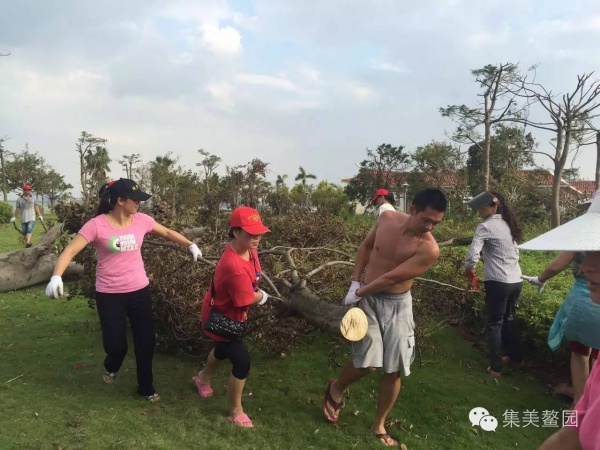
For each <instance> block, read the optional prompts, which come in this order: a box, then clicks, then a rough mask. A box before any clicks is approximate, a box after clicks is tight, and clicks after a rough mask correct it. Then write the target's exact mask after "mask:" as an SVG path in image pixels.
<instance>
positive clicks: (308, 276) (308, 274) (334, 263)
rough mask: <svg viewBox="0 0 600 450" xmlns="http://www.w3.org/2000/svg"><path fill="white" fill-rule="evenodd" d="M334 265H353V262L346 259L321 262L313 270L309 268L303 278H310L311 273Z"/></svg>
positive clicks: (313, 273)
mask: <svg viewBox="0 0 600 450" xmlns="http://www.w3.org/2000/svg"><path fill="white" fill-rule="evenodd" d="M335 265H341V266H351V267H354V263H353V262H348V261H328V262H326V263H325V264H321V265H320V266H319V267H317V268H316V269H314V270H311V271H310V272H308V273H307V274H306V275H305V276H304V278H310V277H312V276H313V275H315V274H317V273H319V272H320V271H321V270H323V269H325V268H327V267H329V266H335Z"/></svg>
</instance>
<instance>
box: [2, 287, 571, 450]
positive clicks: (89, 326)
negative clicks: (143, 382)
mask: <svg viewBox="0 0 600 450" xmlns="http://www.w3.org/2000/svg"><path fill="white" fill-rule="evenodd" d="M130 345H132V344H131V339H130ZM250 347H252V345H250ZM421 353H422V366H421V365H420V364H419V359H417V360H416V361H415V364H414V365H413V369H414V370H413V373H412V374H411V375H410V377H408V378H406V379H405V380H404V384H403V390H402V393H401V394H400V399H399V401H398V403H397V404H396V406H395V407H394V409H393V411H392V413H391V415H390V417H391V420H390V425H389V427H388V431H389V432H390V433H391V434H392V436H394V437H396V438H398V439H399V440H400V441H401V442H403V443H404V444H405V445H406V446H407V448H408V449H409V450H410V449H507V448H521V449H533V448H536V447H537V446H538V445H539V444H541V442H542V441H543V440H544V439H545V437H547V436H548V435H549V434H551V433H552V432H553V431H555V430H556V429H557V428H542V427H541V426H540V427H539V428H536V427H534V426H528V427H525V428H523V427H519V428H508V427H504V426H503V420H504V419H503V416H502V414H503V413H504V411H506V410H507V409H512V410H515V411H518V412H520V413H521V414H522V413H523V412H524V411H525V410H536V411H537V412H538V414H539V415H540V416H541V414H542V413H541V411H543V410H556V411H559V410H560V409H561V407H563V406H564V404H563V403H561V402H559V401H558V400H556V399H554V398H552V397H551V396H549V395H547V394H546V393H545V392H544V390H545V388H544V386H543V385H541V384H540V383H539V382H536V381H534V380H532V379H528V377H527V376H526V375H525V374H522V373H518V372H514V371H511V370H507V371H506V373H505V374H504V375H503V377H502V378H501V379H500V380H498V382H496V381H494V380H492V379H491V378H489V377H488V376H487V375H486V374H485V373H484V371H483V369H484V367H485V366H486V361H485V358H484V356H483V355H482V354H481V353H479V352H478V351H477V350H475V349H473V348H472V347H471V345H470V344H468V343H467V342H465V341H464V340H463V339H462V338H461V337H460V336H459V335H458V334H457V332H456V331H455V330H454V329H452V328H443V329H439V330H438V331H436V332H435V333H434V334H432V335H431V336H429V337H428V338H427V340H426V341H425V342H422V343H421ZM103 357H104V354H103V351H102V344H101V335H100V329H99V324H98V320H97V316H96V313H95V311H94V310H92V309H90V308H88V307H87V303H86V301H85V300H84V299H82V298H74V299H72V300H71V301H66V300H60V301H50V300H48V299H46V298H45V297H44V295H43V287H42V286H39V287H35V288H32V289H26V290H22V291H18V292H13V293H8V294H0V405H2V408H1V409H0V448H1V449H13V448H14V449H83V448H86V449H113V448H115V449H119V448H121V449H130V448H136V449H137V448H152V449H192V448H202V449H229V448H240V449H242V448H243V449H308V448H314V449H348V448H356V449H365V448H374V449H377V448H383V446H382V445H381V444H378V443H377V442H376V440H375V439H374V438H373V437H372V436H371V435H370V432H369V425H370V421H371V418H372V414H373V412H374V407H375V399H376V395H377V382H378V376H377V375H373V376H371V377H369V378H365V379H363V380H361V381H360V382H358V383H357V384H355V385H354V386H353V387H351V390H350V396H349V398H348V399H347V400H346V404H345V407H344V408H343V409H342V412H341V416H340V422H339V424H338V425H331V424H328V423H326V422H325V421H324V419H323V417H322V415H321V411H320V409H321V401H322V396H323V391H324V387H325V384H326V382H327V379H328V378H330V377H332V376H335V375H336V374H337V373H338V372H339V370H340V367H341V365H342V364H344V363H345V361H346V360H347V358H348V357H349V348H348V346H347V345H346V344H345V343H342V342H340V341H338V340H337V339H334V338H331V337H329V336H325V335H321V334H316V335H313V336H307V337H306V338H304V339H303V340H302V342H301V344H300V345H299V346H298V347H297V348H295V349H293V350H292V351H290V352H288V353H287V354H286V355H277V356H274V355H267V354H263V353H261V352H259V351H258V350H254V351H253V353H252V364H253V366H252V370H251V372H250V376H249V379H248V383H247V385H246V390H245V398H244V404H245V408H246V411H247V413H248V414H249V415H250V417H251V418H252V419H253V420H254V423H255V426H256V428H255V429H253V430H243V429H237V428H234V427H233V426H232V425H231V424H229V423H228V422H227V419H226V413H227V403H226V400H225V388H224V386H225V381H226V377H227V375H228V373H229V368H228V367H223V368H222V370H221V371H220V373H219V375H218V377H217V378H216V379H215V380H214V385H213V386H214V388H215V394H214V396H213V397H212V398H209V399H201V398H200V397H198V395H197V394H196V392H195V389H194V386H193V383H192V381H191V377H192V376H193V375H194V374H195V373H196V372H197V371H198V369H199V368H200V367H201V363H202V361H203V359H201V358H195V357H190V356H184V355H177V356H174V355H167V354H161V353H158V354H157V355H156V358H155V372H154V373H155V385H156V387H157V390H158V391H159V392H160V394H161V396H162V399H163V400H162V402H161V403H160V404H149V403H148V402H146V401H145V400H142V399H141V398H140V397H138V396H137V394H136V393H135V388H136V383H135V361H134V359H133V349H132V348H130V354H129V355H128V356H127V359H126V361H125V363H124V366H123V368H122V370H121V372H120V373H119V381H118V383H117V384H116V385H107V384H105V383H104V382H103V381H102V377H101V373H102V360H103ZM476 406H481V407H485V408H487V409H488V410H489V411H490V414H492V415H494V416H495V417H497V418H498V421H499V426H498V429H497V430H496V432H495V433H494V432H485V431H482V430H481V429H478V428H471V425H470V422H469V420H468V414H469V411H470V410H471V409H472V408H473V407H476ZM540 424H541V422H540Z"/></svg>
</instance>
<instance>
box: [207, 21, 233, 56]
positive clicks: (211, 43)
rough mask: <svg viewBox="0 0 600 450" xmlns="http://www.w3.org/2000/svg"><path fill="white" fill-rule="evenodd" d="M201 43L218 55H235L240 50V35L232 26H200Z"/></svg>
mask: <svg viewBox="0 0 600 450" xmlns="http://www.w3.org/2000/svg"><path fill="white" fill-rule="evenodd" d="M202 43H203V44H204V45H205V46H206V48H208V49H209V50H210V51H211V52H213V53H216V54H218V55H226V56H227V55H235V54H236V53H239V52H240V51H241V50H242V35H241V34H240V33H239V31H238V30H236V29H235V28H233V27H230V26H225V27H219V26H218V25H214V24H205V25H203V26H202Z"/></svg>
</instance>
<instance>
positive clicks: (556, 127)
mask: <svg viewBox="0 0 600 450" xmlns="http://www.w3.org/2000/svg"><path fill="white" fill-rule="evenodd" d="M531 71H532V72H533V77H532V80H531V81H529V80H528V79H527V77H526V76H524V77H521V79H520V80H519V82H518V83H516V84H515V86H514V88H515V89H514V91H513V92H515V93H516V95H518V96H519V97H522V98H524V99H526V101H527V106H533V105H539V106H540V107H541V108H542V110H543V111H544V112H545V113H546V115H547V117H548V119H547V120H545V121H544V120H540V121H537V120H533V119H530V118H529V117H513V118H510V119H509V120H511V121H515V122H519V123H522V124H525V125H527V126H531V127H534V128H537V129H540V130H546V131H550V132H552V133H553V134H554V137H553V139H552V140H551V145H552V147H553V149H554V151H548V152H545V151H532V153H537V154H541V155H544V156H547V157H548V158H550V159H551V160H552V163H553V165H554V171H553V173H554V177H553V181H552V208H551V209H552V212H551V223H552V227H553V228H554V227H557V226H559V225H560V188H561V183H562V179H563V173H564V170H565V166H566V164H567V161H568V159H569V156H571V157H573V156H575V157H576V155H577V154H578V152H579V149H580V148H581V146H583V145H586V144H587V143H589V141H590V138H591V137H592V136H594V135H595V134H596V132H595V130H594V129H593V128H592V127H591V126H590V123H591V121H592V120H593V119H594V118H595V117H597V116H598V114H597V112H596V110H597V108H598V107H600V102H599V100H600V80H598V79H592V76H593V74H594V73H593V72H590V73H586V74H583V75H578V76H577V85H576V86H575V88H574V89H573V90H572V91H571V92H570V93H568V94H562V95H561V94H554V93H553V92H552V91H551V90H548V89H546V88H545V87H544V86H542V85H541V84H540V83H537V82H536V81H535V67H533V68H532V69H531ZM594 137H595V136H594Z"/></svg>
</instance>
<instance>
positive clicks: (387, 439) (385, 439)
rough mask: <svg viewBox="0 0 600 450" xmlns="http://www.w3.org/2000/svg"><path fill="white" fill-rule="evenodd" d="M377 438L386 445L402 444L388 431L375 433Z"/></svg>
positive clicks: (395, 445) (396, 445)
mask: <svg viewBox="0 0 600 450" xmlns="http://www.w3.org/2000/svg"><path fill="white" fill-rule="evenodd" d="M375 438H376V439H377V440H379V442H380V443H381V444H383V445H385V446H386V447H398V445H399V444H400V443H399V442H398V441H397V440H396V439H394V438H393V437H391V436H390V435H389V434H387V433H381V434H375ZM390 441H391V443H390Z"/></svg>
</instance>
